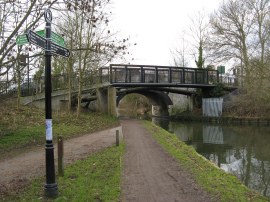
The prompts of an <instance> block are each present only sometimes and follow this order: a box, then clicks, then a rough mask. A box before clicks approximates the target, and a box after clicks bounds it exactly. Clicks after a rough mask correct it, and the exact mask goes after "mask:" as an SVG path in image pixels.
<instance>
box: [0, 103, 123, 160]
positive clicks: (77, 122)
mask: <svg viewBox="0 0 270 202" xmlns="http://www.w3.org/2000/svg"><path fill="white" fill-rule="evenodd" d="M0 113H1V114H0V115H1V116H0V157H3V156H5V155H6V154H7V153H10V151H12V152H14V150H22V149H27V148H29V147H32V146H35V145H38V144H43V143H44V142H45V114H44V110H40V109H38V108H34V107H28V106H21V108H20V109H19V110H17V109H16V107H15V105H13V104H12V103H8V104H7V103H6V104H4V105H2V106H1V107H0ZM118 124H119V123H118V120H117V119H116V118H114V117H110V116H106V115H104V114H101V113H95V112H89V111H85V112H82V113H81V115H80V117H79V118H76V114H75V113H69V112H53V137H54V139H55V138H56V137H57V136H60V135H61V136H63V137H64V138H65V139H67V138H71V137H75V136H79V135H83V134H86V133H91V132H94V131H98V130H101V129H105V128H108V127H112V126H116V125H118Z"/></svg>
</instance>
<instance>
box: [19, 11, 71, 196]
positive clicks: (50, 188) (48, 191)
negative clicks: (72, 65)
mask: <svg viewBox="0 0 270 202" xmlns="http://www.w3.org/2000/svg"><path fill="white" fill-rule="evenodd" d="M44 17H45V21H46V27H45V33H46V35H45V38H44V37H42V36H40V35H38V34H37V33H35V32H33V31H31V30H29V31H28V33H27V34H26V37H27V42H30V43H32V44H34V45H36V46H39V47H40V48H42V49H44V50H45V54H44V57H45V118H46V145H45V159H46V184H45V195H46V196H47V197H49V198H55V197H57V195H58V186H57V183H56V181H55V166H54V147H53V134H52V104H51V92H52V85H51V58H52V54H58V55H61V56H64V57H69V55H70V52H69V50H68V49H66V48H64V47H62V46H60V45H57V44H55V43H53V42H52V39H51V33H52V31H51V22H52V13H51V11H50V10H49V9H46V10H45V12H44ZM18 41H19V42H21V41H20V40H19V39H18ZM21 43H25V40H24V41H23V42H21Z"/></svg>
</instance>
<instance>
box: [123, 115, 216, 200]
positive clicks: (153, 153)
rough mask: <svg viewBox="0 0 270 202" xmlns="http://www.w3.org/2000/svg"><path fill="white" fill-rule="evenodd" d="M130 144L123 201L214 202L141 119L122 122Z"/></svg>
mask: <svg viewBox="0 0 270 202" xmlns="http://www.w3.org/2000/svg"><path fill="white" fill-rule="evenodd" d="M121 125H122V130H123V134H124V140H125V144H126V154H125V156H124V172H123V174H122V184H121V190H122V195H121V201H123V202H125V201H132V202H136V201H138V202H144V201H147V202H159V201H160V202H164V201H166V202H176V201H184V202H189V201H190V202H194V201H201V202H202V201H211V197H210V196H209V195H207V193H205V192H204V191H203V190H202V189H201V188H200V187H199V186H198V185H196V183H195V182H194V180H193V179H192V177H191V176H190V175H189V174H188V173H187V172H185V171H184V170H183V169H182V168H181V167H180V165H179V163H178V162H177V161H176V160H175V159H174V158H173V157H171V156H170V155H169V154H168V153H167V152H165V150H163V149H162V147H161V146H160V145H159V144H158V143H157V142H156V141H155V140H154V139H153V138H152V136H151V135H150V134H149V132H148V131H147V130H146V129H145V128H144V127H143V125H142V122H140V121H137V120H122V121H121Z"/></svg>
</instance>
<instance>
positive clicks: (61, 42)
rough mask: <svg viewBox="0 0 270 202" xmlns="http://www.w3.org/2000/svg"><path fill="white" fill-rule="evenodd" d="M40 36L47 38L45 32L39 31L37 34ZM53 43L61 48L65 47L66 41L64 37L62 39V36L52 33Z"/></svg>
mask: <svg viewBox="0 0 270 202" xmlns="http://www.w3.org/2000/svg"><path fill="white" fill-rule="evenodd" d="M36 33H37V34H38V35H39V36H42V37H45V30H39V31H37V32H36ZM51 37H52V41H53V42H54V43H56V44H58V45H59V46H63V47H65V40H64V38H63V37H61V36H60V35H58V34H56V33H54V32H52V35H51Z"/></svg>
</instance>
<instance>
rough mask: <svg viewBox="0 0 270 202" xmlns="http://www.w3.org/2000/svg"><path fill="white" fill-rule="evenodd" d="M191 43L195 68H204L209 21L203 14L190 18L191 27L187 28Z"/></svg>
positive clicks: (199, 13)
mask: <svg viewBox="0 0 270 202" xmlns="http://www.w3.org/2000/svg"><path fill="white" fill-rule="evenodd" d="M189 30H190V33H191V36H192V41H193V43H192V44H193V47H194V50H193V53H192V55H193V56H194V58H195V63H196V66H197V68H204V63H205V60H206V56H205V54H204V52H205V51H206V49H207V43H208V40H209V19H208V17H207V15H206V13H205V12H198V13H196V14H195V15H194V17H193V18H191V25H190V27H189Z"/></svg>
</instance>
